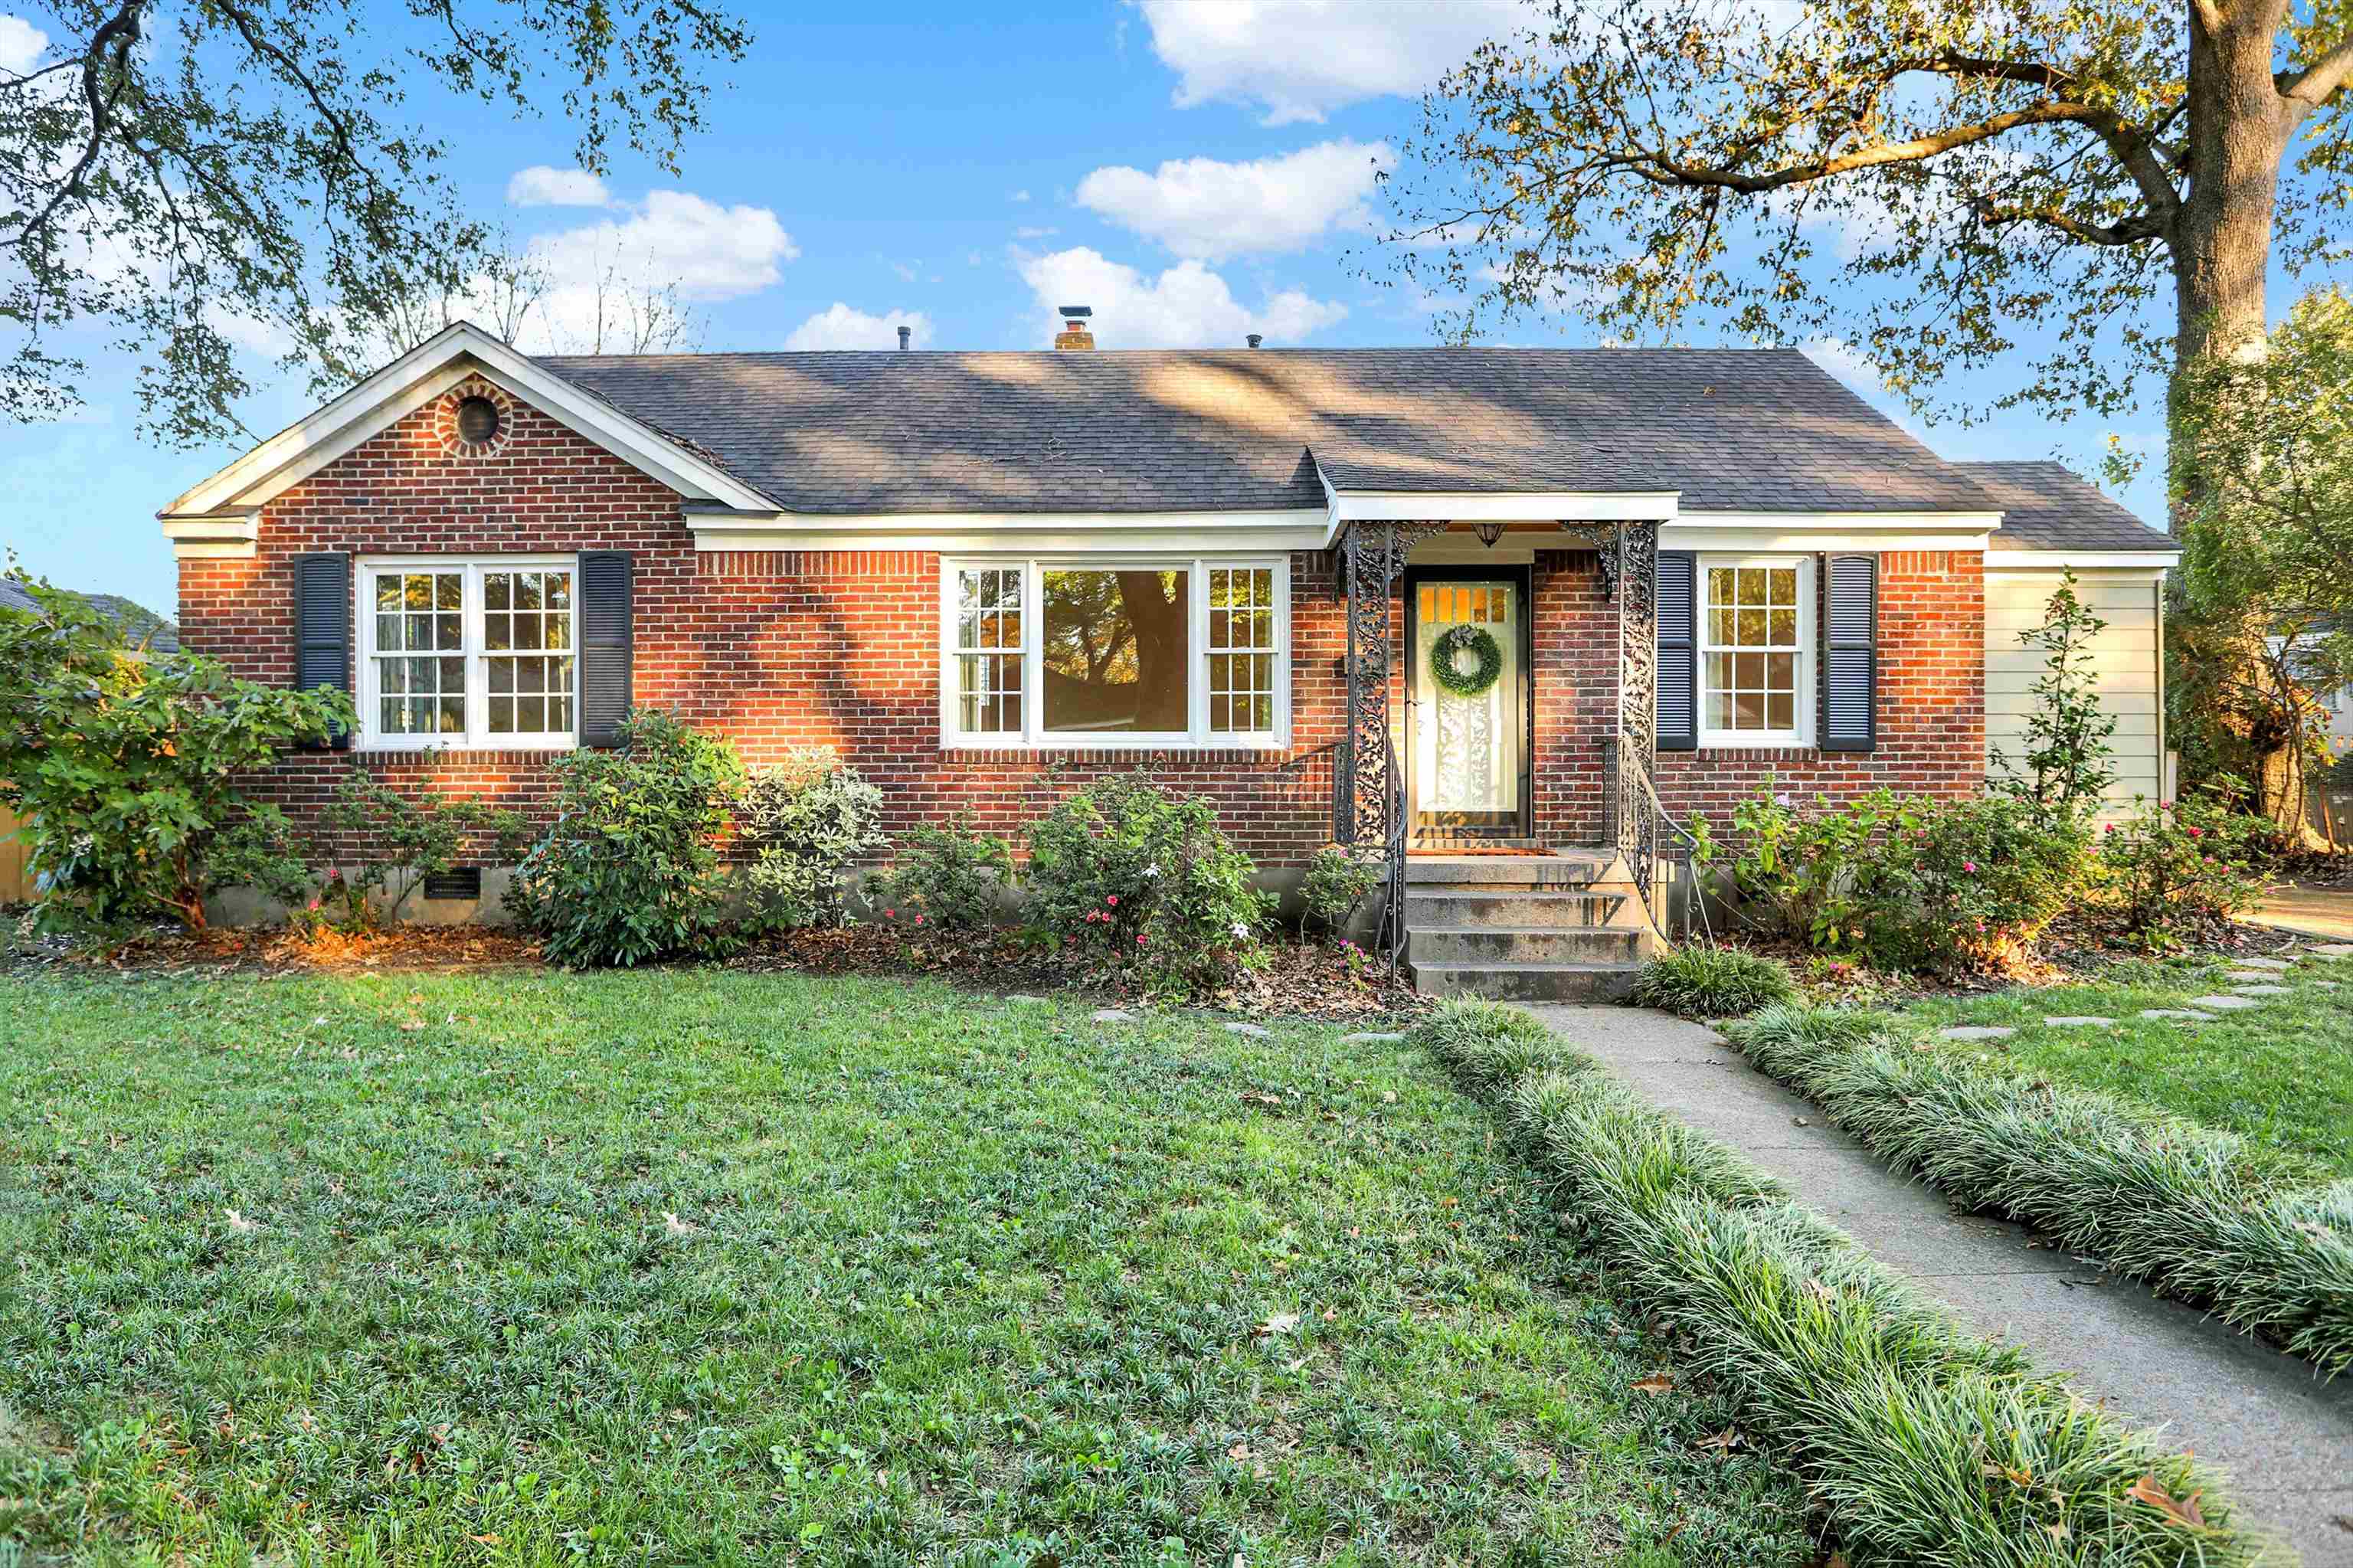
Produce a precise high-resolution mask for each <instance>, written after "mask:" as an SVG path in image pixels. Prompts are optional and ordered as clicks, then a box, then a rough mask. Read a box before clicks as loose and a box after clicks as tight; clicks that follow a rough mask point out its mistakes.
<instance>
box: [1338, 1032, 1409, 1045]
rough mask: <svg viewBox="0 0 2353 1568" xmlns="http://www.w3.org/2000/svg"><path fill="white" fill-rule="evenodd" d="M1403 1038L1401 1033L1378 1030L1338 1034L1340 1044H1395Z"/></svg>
mask: <svg viewBox="0 0 2353 1568" xmlns="http://www.w3.org/2000/svg"><path fill="white" fill-rule="evenodd" d="M1404 1039H1405V1036H1404V1035H1402V1034H1386V1033H1380V1032H1378V1031H1371V1032H1368V1033H1363V1034H1343V1035H1341V1036H1340V1044H1343V1045H1395V1044H1398V1043H1399V1042H1401V1041H1403V1040H1404Z"/></svg>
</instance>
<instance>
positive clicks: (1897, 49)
mask: <svg viewBox="0 0 2353 1568" xmlns="http://www.w3.org/2000/svg"><path fill="white" fill-rule="evenodd" d="M1539 16H1540V18H1541V19H1540V22H1539V24H1538V25H1537V26H1535V27H1534V28H1532V29H1531V30H1529V31H1528V32H1526V33H1525V34H1524V35H1523V36H1520V37H1513V38H1506V39H1499V40H1495V41H1493V42H1491V43H1489V44H1487V45H1485V46H1483V47H1482V48H1480V49H1479V50H1478V51H1477V52H1476V54H1474V55H1473V56H1472V58H1471V59H1470V60H1469V61H1468V62H1467V63H1465V64H1464V65H1462V66H1461V67H1460V68H1459V69H1455V70H1453V71H1451V72H1450V73H1448V74H1447V76H1446V77H1445V78H1444V79H1442V80H1441V82H1440V85H1439V86H1438V88H1437V89H1436V90H1434V91H1433V92H1432V93H1430V96H1429V97H1428V99H1427V100H1426V101H1425V103H1424V109H1423V117H1422V121H1423V122H1422V125H1421V128H1420V132H1419V134H1418V135H1417V137H1416V138H1415V139H1414V142H1413V144H1412V147H1411V155H1409V157H1408V158H1407V159H1406V160H1405V161H1404V163H1403V165H1402V167H1401V168H1400V170H1399V171H1398V174H1397V175H1396V176H1395V177H1394V178H1393V180H1392V182H1391V185H1390V187H1389V188H1390V192H1391V196H1392V197H1393V199H1394V201H1395V202H1396V205H1397V210H1398V214H1399V216H1400V218H1401V223H1400V226H1399V229H1398V235H1397V238H1399V239H1400V240H1402V241H1405V242H1406V249H1405V255H1406V258H1407V260H1405V262H1404V268H1405V271H1406V273H1407V274H1408V276H1409V278H1411V279H1413V280H1414V281H1417V282H1419V283H1421V284H1422V285H1424V286H1432V285H1435V286H1439V287H1441V288H1445V289H1450V290H1451V291H1453V292H1454V293H1455V294H1456V295H1457V296H1458V297H1459V299H1460V301H1461V306H1462V308H1461V310H1460V311H1458V312H1457V313H1455V314H1454V317H1453V325H1454V327H1455V329H1456V330H1457V331H1458V332H1460V333H1461V334H1464V335H1469V334H1472V333H1475V332H1476V331H1478V330H1480V328H1481V327H1482V324H1485V323H1487V322H1489V321H1490V320H1492V319H1493V316H1495V315H1496V314H1497V313H1505V314H1508V313H1511V312H1514V311H1525V310H1531V309H1553V308H1567V309H1570V310H1573V311H1577V312H1580V313H1584V314H1586V315H1587V316H1588V317H1589V318H1590V319H1592V320H1594V321H1595V322H1596V323H1599V325H1600V326H1602V327H1603V328H1604V329H1605V330H1614V331H1618V332H1620V333H1623V334H1626V335H1629V336H1659V335H1665V334H1673V333H1675V332H1676V331H1678V330H1679V329H1682V330H1690V329H1691V328H1693V327H1695V326H1697V325H1699V324H1701V323H1703V322H1706V323H1709V324H1712V325H1714V326H1715V327H1716V328H1718V329H1724V328H1729V329H1730V330H1733V331H1736V332H1741V333H1746V334H1752V335H1754V336H1756V337H1758V338H1762V339H1766V340H1769V341H1779V342H1791V341H1802V340H1804V339H1807V338H1810V337H1814V336H1823V337H1833V338H1838V339H1842V340H1845V341H1849V342H1851V343H1852V344H1854V346H1855V347H1856V348H1857V349H1858V350H1859V351H1860V352H1861V353H1862V355H1864V356H1865V357H1866V358H1868V359H1869V360H1870V361H1871V363H1872V364H1873V366H1874V368H1875V369H1877V370H1878V371H1879V372H1880V373H1881V374H1882V375H1883V376H1884V377H1885V378H1886V380H1887V383H1888V385H1889V386H1890V387H1891V388H1893V389H1894V390H1896V391H1897V392H1899V393H1902V394H1904V395H1905V396H1907V397H1910V398H1911V399H1912V400H1913V401H1914V403H1915V405H1916V406H1918V407H1920V408H1924V409H1947V410H1949V409H1951V408H1955V407H1956V400H1955V399H1954V398H1953V397H1952V396H1951V394H1950V391H1949V377H1950V376H1951V375H1952V373H1953V372H1955V371H1956V370H1958V369H1962V368H1966V367H1970V366H1978V365H1981V364H1985V363H1989V362H1993V361H1996V360H2002V361H2008V360H2010V359H2011V358H2012V357H2013V356H2015V355H2016V351H2017V349H2018V347H2019V340H2020V339H2021V337H2023V336H2028V335H2032V336H2034V337H2036V338H2038V339H2040V342H2039V343H2038V344H2037V346H2036V347H2035V348H2034V349H2032V350H2030V351H2029V352H2028V353H2027V354H2026V355H2023V356H2022V357H2023V358H2024V359H2025V360H2026V363H2024V364H2022V365H2021V366H2020V373H2019V374H2018V376H2016V378H2015V379H2014V381H2013V382H2012V383H2011V387H2012V389H2011V390H2010V392H2009V393H2008V394H2007V395H2006V396H2003V397H2000V398H1998V399H1997V400H1998V401H2000V402H2013V401H2021V400H2023V401H2031V402H2035V403H2039V404H2042V405H2044V406H2046V407H2049V408H2054V409H2057V410H2063V411H2069V412H2072V411H2074V410H2076V409H2079V408H2090V409H2093V410H2095V411H2098V412H2103V413H2106V412H2113V411H2115V410H2116V409H2118V408H2123V407H2125V406H2126V405H2127V404H2128V403H2129V402H2130V401H2131V400H2132V399H2133V397H2134V396H2135V384H2136V383H2137V381H2138V380H2139V379H2140V377H2141V376H2144V375H2145V374H2146V373H2148V372H2151V371H2156V372H2160V373H2168V374H2169V373H2170V372H2171V371H2173V370H2174V369H2175V368H2176V366H2178V365H2179V364H2181V363H2184V362H2187V361H2189V360H2192V359H2195V358H2197V357H2199V356H2200V355H2207V354H2210V353H2223V354H2237V353H2241V352H2243V351H2247V350H2249V349H2250V348H2253V347H2254V346H2256V345H2259V344H2261V342H2262V338H2263V327H2264V276H2265V271H2266V269H2267V266H2268V265H2269V264H2270V263H2271V261H2272V260H2274V258H2275V256H2276V257H2279V258H2284V260H2287V261H2289V262H2291V263H2294V264H2297V265H2304V264H2309V263H2312V262H2315V261H2319V260H2326V259H2333V258H2334V257H2336V256H2337V229H2338V226H2339V224H2340V223H2341V220H2342V218H2343V217H2344V212H2345V206H2346V202H2347V198H2348V172H2353V143H2348V133H2347V123H2346V116H2345V113H2344V107H2345V103H2346V100H2347V92H2346V82H2347V78H2348V74H2353V0H2295V3H2293V4H2291V0H2171V3H2163V0H2158V3H2151V0H1810V3H1808V4H1805V5H1798V4H1793V3H1789V0H1702V3H1701V4H1700V5H1696V6H1685V5H1662V4H1659V3H1658V0H1601V3H1599V4H1592V5H1579V4H1574V3H1567V0H1561V3H1556V4H1555V5H1552V6H1551V8H1550V9H1549V10H1548V11H1545V12H1541V13H1539ZM2284 192H2285V193H2286V195H2287V196H2293V197H2295V198H2296V199H2285V198H2284ZM2167 306H2170V309H2167V308H2166V307H2167Z"/></svg>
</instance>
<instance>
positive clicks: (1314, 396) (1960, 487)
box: [540, 348, 1992, 513]
mask: <svg viewBox="0 0 2353 1568" xmlns="http://www.w3.org/2000/svg"><path fill="white" fill-rule="evenodd" d="M540 363H541V364H543V365H544V366H546V367H547V368H548V369H550V370H552V371H554V372H555V373H556V374H558V375H560V376H564V377H565V378H566V379H567V380H569V381H572V382H574V383H575V384H576V385H578V386H580V387H584V388H586V389H587V390H588V391H590V392H592V393H594V394H596V396H598V397H603V398H605V399H606V400H607V401H608V402H610V403H612V404H613V405H614V406H616V407H617V408H621V409H622V410H624V411H625V412H627V413H628V414H630V415H632V416H634V417H636V418H639V419H642V420H644V421H645V422H647V423H649V424H651V425H654V426H656V427H658V428H659V429H661V430H663V431H664V432H666V433H668V434H670V435H671V436H673V437H674V438H677V439H680V440H687V441H691V442H692V443H694V444H695V445H697V446H699V447H702V448H703V449H705V450H708V451H709V452H711V453H712V454H714V455H715V456H716V458H717V459H718V460H719V461H721V462H722V463H723V465H724V466H725V467H726V469H727V470H728V471H730V472H732V473H734V474H736V475H738V476H740V477H742V478H743V479H744V481H745V482H748V483H750V484H752V485H753V486H754V488H756V489H758V490H759V491H761V492H762V493H765V494H766V495H767V496H769V497H770V498H771V499H773V500H774V501H776V503H777V504H778V505H779V506H780V507H782V508H783V509H785V510H786V511H791V512H807V513H866V512H903V513H920V512H1161V511H1169V512H1186V511H1220V510H1243V509H1260V508H1267V509H1279V508H1293V507H1321V506H1322V505H1323V504H1324V490H1323V485H1322V483H1321V482H1320V481H1319V480H1318V478H1317V468H1318V466H1319V465H1320V466H1321V468H1322V470H1323V471H1324V473H1325V474H1327V475H1329V476H1330V478H1331V480H1332V482H1334V483H1335V484H1336V485H1339V486H1341V487H1342V488H1344V489H1365V490H1401V491H1411V490H1430V491H1480V492H1489V493H1494V492H1514V491H1555V490H1602V491H1627V490H1679V491H1681V492H1682V493H1683V508H1684V510H1686V511H1690V510H1734V511H1763V512H1814V511H1906V512H1934V511H1989V510H1991V509H1992V503H1991V502H1990V501H1989V500H1988V499H1987V497H1986V495H1985V494H1984V493H1983V492H1981V491H1980V490H1978V487H1977V486H1976V485H1975V484H1974V483H1973V482H1971V481H1970V480H1969V478H1968V476H1967V475H1966V474H1964V473H1962V472H1961V471H1959V470H1958V469H1957V468H1956V467H1955V466H1954V465H1952V464H1950V463H1947V462H1945V461H1942V460H1941V459H1939V458H1938V457H1936V454H1935V453H1933V452H1931V451H1929V450H1928V449H1927V448H1926V447H1924V446H1922V445H1921V444H1920V443H1919V442H1918V441H1916V440H1913V439H1912V438H1911V437H1910V436H1908V435H1906V434H1905V432H1904V431H1903V430H1902V429H1898V428H1897V427H1896V426H1895V425H1894V423H1893V422H1892V421H1890V420H1888V419H1886V418H1883V417H1882V416H1881V415H1879V414H1878V413H1876V412H1874V411H1873V409H1872V408H1871V407H1870V405H1868V404H1867V403H1865V402H1863V401H1862V398H1860V397H1856V396H1855V395H1854V394H1853V393H1852V392H1850V391H1848V390H1847V389H1846V387H1843V386H1841V385H1840V384H1839V382H1838V381H1837V380H1835V379H1834V378H1832V377H1831V376H1829V375H1827V374H1826V373H1824V372H1823V371H1822V370H1821V369H1820V367H1819V366H1816V365H1815V364H1814V363H1813V362H1812V361H1811V360H1810V359H1808V358H1807V357H1806V356H1805V355H1802V354H1799V353H1798V352H1796V351H1795V350H1790V349H1761V350H1752V349H1617V348H1602V349H1514V348H1368V349H1259V350H1248V349H1243V350H1234V351H1230V352H1228V351H1184V352H1179V351H1159V350H1152V351H1116V352H1113V351H1104V352H1092V353H1016V354H931V353H923V354H911V353H898V352H893V351H889V350H885V351H881V352H876V353H862V352H861V353H828V354H700V355H642V356H627V357H598V358H566V357H553V358H546V359H543V360H541V361H540Z"/></svg>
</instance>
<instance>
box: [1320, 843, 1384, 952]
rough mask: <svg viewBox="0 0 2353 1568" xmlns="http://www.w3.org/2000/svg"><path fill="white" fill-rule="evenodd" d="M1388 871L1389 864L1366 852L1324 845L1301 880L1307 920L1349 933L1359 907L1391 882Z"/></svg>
mask: <svg viewBox="0 0 2353 1568" xmlns="http://www.w3.org/2000/svg"><path fill="white" fill-rule="evenodd" d="M1388 869H1389V868H1388V862H1387V861H1385V860H1383V859H1382V858H1381V857H1379V856H1377V855H1374V854H1369V853H1366V852H1365V851H1363V850H1359V849H1354V848H1351V847H1349V846H1347V845H1345V844H1326V845H1324V847H1323V848H1322V849H1320V850H1317V851H1316V852H1315V853H1314V855H1312V856H1310V857H1309V859H1308V862H1307V874H1306V875H1305V876H1303V877H1302V878H1301V879H1300V883H1299V903H1300V907H1301V909H1302V910H1303V912H1304V915H1305V918H1306V919H1308V920H1313V921H1314V922H1315V923H1316V924H1317V925H1318V926H1321V927H1324V930H1326V931H1335V932H1336V931H1341V930H1345V928H1346V927H1347V924H1348V916H1351V915H1353V914H1355V913H1356V906H1357V905H1359V904H1362V903H1363V902H1364V901H1365V900H1366V899H1367V898H1369V897H1371V896H1372V895H1373V892H1374V890H1375V889H1376V888H1378V887H1379V886H1380V885H1382V884H1383V883H1384V882H1386V881H1387V880H1388Z"/></svg>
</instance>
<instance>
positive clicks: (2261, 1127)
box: [1911, 954, 2353, 1177]
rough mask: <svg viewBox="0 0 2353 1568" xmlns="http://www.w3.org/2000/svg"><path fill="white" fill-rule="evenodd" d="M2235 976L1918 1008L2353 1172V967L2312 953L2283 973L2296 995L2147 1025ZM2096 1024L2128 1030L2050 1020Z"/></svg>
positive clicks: (2170, 976) (2205, 975) (2119, 983)
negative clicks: (2087, 1018) (2199, 1018)
mask: <svg viewBox="0 0 2353 1568" xmlns="http://www.w3.org/2000/svg"><path fill="white" fill-rule="evenodd" d="M2286 956H2287V957H2291V958H2295V957H2296V955H2294V954H2290V955H2286ZM2230 968H2232V965H2230V964H2227V963H2223V962H2221V961H2220V960H2216V959H2168V960H2165V961H2163V962H2150V963H2134V964H2125V965H2120V966H2118V967H2117V968H2116V969H2115V970H2114V971H2113V972H2112V973H2110V974H2107V975H2105V976H2104V977H2103V979H2102V981H2101V983H2099V984H2096V985H2071V986H2060V987H2055V988H2052V989H2048V990H2016V991H2001V992H1998V993H1996V994H1993V995H1989V996H1984V997H1975V998H1968V999H1960V1000H1956V999H1949V998H1947V999H1939V1000H1937V1001H1924V1002H1921V1003H1919V1004H1917V1005H1915V1007H1913V1008H1912V1009H1911V1012H1912V1014H1913V1015H1914V1016H1915V1017H1917V1018H1921V1019H1925V1020H1926V1021H1927V1022H1931V1023H1934V1024H1936V1025H1938V1026H1943V1025H1947V1024H1954V1023H1990V1024H2006V1025H2009V1026H2011V1027H2014V1028H2016V1029H2017V1030H2018V1033H2016V1034H2014V1035H2012V1036H2011V1037H2010V1038H2009V1039H2008V1040H2005V1041H2003V1042H2001V1043H2000V1046H1999V1047H1997V1048H1994V1051H1993V1053H1992V1054H2006V1055H2007V1056H2008V1057H2009V1058H2010V1060H2012V1061H2015V1062H2017V1063H2020V1064H2021V1065H2025V1066H2027V1067H2030V1068H2031V1069H2032V1070H2033V1071H2035V1072H2037V1073H2044V1074H2048V1075H2051V1076H2052V1078H2053V1079H2054V1080H2061V1081H2064V1082H2068V1083H2073V1084H2076V1085H2079V1086H2083V1087H2085V1088H2094V1089H2103V1090H2105V1091H2107V1092H2108V1093H2110V1094H2114V1095H2119V1096H2122V1097H2125V1098H2127V1099H2133V1100H2138V1101H2140V1102H2141V1103H2143V1104H2145V1105H2150V1106H2156V1107H2159V1108H2161V1109H2164V1110H2168V1111H2172V1112H2175V1113H2177V1114H2179V1115H2180V1116H2185V1117H2188V1118H2191V1119H2192V1120H2196V1121H2201V1122H2204V1123H2206V1124H2208V1125H2209V1126H2212V1127H2220V1128H2229V1129H2231V1130H2232V1131H2233V1132H2238V1133H2242V1134H2244V1135H2245V1136H2246V1137H2247V1138H2248V1139H2251V1140H2253V1142H2254V1143H2256V1144H2257V1145H2258V1146H2260V1147H2263V1148H2265V1149H2268V1150H2274V1151H2275V1152H2277V1153H2279V1154H2281V1155H2284V1156H2285V1157H2287V1158H2288V1159H2289V1160H2291V1161H2293V1162H2295V1164H2297V1165H2299V1166H2303V1167H2306V1169H2307V1171H2310V1172H2311V1173H2314V1174H2319V1173H2327V1174H2330V1175H2334V1176H2337V1177H2348V1176H2353V963H2346V962H2342V961H2332V960H2329V959H2318V958H2312V957H2308V956H2307V957H2302V958H2300V959H2297V961H2296V963H2295V968H2294V969H2293V970H2291V971H2290V972H2289V973H2287V974H2285V975H2281V976H2275V977H2272V979H2274V980H2276V982H2277V983H2279V984H2281V985H2284V986H2286V987H2288V988H2289V990H2290V994H2289V995H2287V996H2274V997H2266V998H2263V1005H2262V1006H2260V1007H2255V1008H2250V1009H2248V1010H2246V1011H2244V1012H2230V1013H2225V1014H2223V1015H2222V1016H2221V1017H2219V1018H2217V1019H2216V1020H2215V1021H2214V1022H2211V1023H2200V1022H2193V1021H2189V1020H2173V1019H2165V1020H2152V1019H2144V1018H2142V1017H2141V1016H2140V1013H2141V1010H2142V1009H2144V1008H2175V1009H2186V1008H2188V1007H2189V1003H2190V999H2191V998H2193V997H2198V996H2203V995H2207V994H2210V993H2217V992H2220V993H2225V994H2227V993H2228V992H2229V991H2230V988H2231V987H2232V985H2235V984H2239V983H2242V982H2239V981H2234V980H2228V979H2226V978H2225V977H2224V973H2223V971H2224V970H2225V969H2230ZM2324 980H2337V981H2338V982H2340V983H2339V985H2338V986H2337V989H2335V990H2330V989H2328V988H2327V987H2326V986H2324V985H2321V984H2319V983H2317V982H2320V981H2324ZM2083 1015H2091V1016H2095V1017H2105V1018H2113V1019H2115V1020H2116V1025H2115V1027H2113V1028H2108V1029H2102V1028H2096V1027H2094V1028H2052V1027H2050V1026H2048V1025H2046V1024H2044V1023H2043V1022H2042V1021H2043V1020H2044V1019H2045V1018H2048V1017H2067V1016H2083ZM1956 1049H1966V1050H1970V1051H1984V1050H1986V1049H1987V1048H1986V1047H1983V1046H1977V1045H1971V1046H1966V1047H1956Z"/></svg>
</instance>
